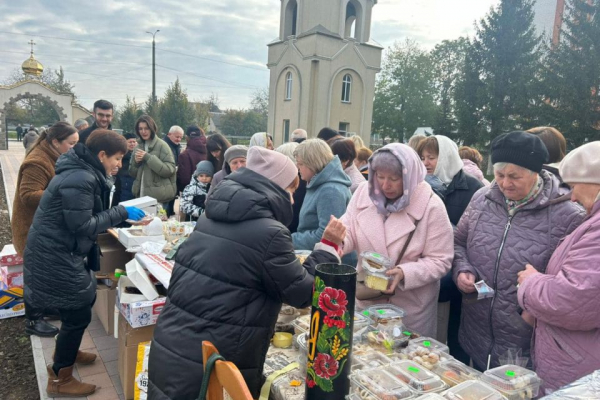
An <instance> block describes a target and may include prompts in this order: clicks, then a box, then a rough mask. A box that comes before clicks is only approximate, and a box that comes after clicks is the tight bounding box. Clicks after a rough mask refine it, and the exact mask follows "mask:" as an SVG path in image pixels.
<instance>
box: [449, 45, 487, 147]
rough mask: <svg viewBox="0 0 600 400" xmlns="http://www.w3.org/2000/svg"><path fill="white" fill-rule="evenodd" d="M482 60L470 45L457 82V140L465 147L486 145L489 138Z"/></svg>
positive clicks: (455, 95) (455, 101) (455, 100)
mask: <svg viewBox="0 0 600 400" xmlns="http://www.w3.org/2000/svg"><path fill="white" fill-rule="evenodd" d="M481 70H482V66H481V58H480V55H479V53H478V52H477V50H476V49H475V48H474V47H473V46H471V45H469V46H468V48H467V50H466V54H465V61H464V64H463V68H462V71H460V74H459V76H458V80H457V82H456V89H455V92H454V103H455V112H456V127H457V130H458V133H457V135H455V136H456V137H457V138H459V139H460V140H461V141H462V142H463V143H464V144H465V145H467V146H471V145H475V144H477V143H482V144H486V141H487V139H488V137H489V135H488V128H487V124H486V121H485V117H484V110H485V102H486V99H487V97H486V89H485V84H484V83H483V81H482V80H481Z"/></svg>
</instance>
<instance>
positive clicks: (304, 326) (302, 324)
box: [292, 314, 310, 335]
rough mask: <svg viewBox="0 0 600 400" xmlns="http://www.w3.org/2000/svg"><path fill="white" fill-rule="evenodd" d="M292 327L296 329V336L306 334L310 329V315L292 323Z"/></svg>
mask: <svg viewBox="0 0 600 400" xmlns="http://www.w3.org/2000/svg"><path fill="white" fill-rule="evenodd" d="M292 326H293V327H294V332H295V333H296V335H300V334H301V333H306V332H308V331H309V329H310V314H309V315H302V316H300V317H298V318H296V319H295V320H294V321H292Z"/></svg>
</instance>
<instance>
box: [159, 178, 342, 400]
mask: <svg viewBox="0 0 600 400" xmlns="http://www.w3.org/2000/svg"><path fill="white" fill-rule="evenodd" d="M211 196H212V197H211V199H210V201H209V202H207V203H206V213H205V214H203V215H202V216H201V217H200V219H199V221H198V224H197V225H196V229H195V231H194V232H193V233H192V234H191V235H190V237H189V238H188V240H187V241H186V242H185V243H184V244H183V245H181V247H180V249H179V252H178V253H177V256H176V259H175V261H176V263H175V268H174V269H173V276H172V277H171V281H170V284H169V293H168V299H167V303H166V305H165V308H164V309H163V311H162V313H161V314H160V318H159V319H158V323H157V325H156V330H155V332H154V340H153V342H152V348H151V350H150V357H149V361H148V373H149V390H148V399H149V400H167V399H173V400H196V399H197V398H198V392H199V391H200V384H201V382H202V370H203V368H202V341H203V340H209V341H211V342H212V343H213V344H214V345H215V346H216V348H217V349H219V352H220V353H221V354H222V355H223V356H224V357H225V358H226V359H227V360H229V361H232V362H233V363H234V364H235V365H236V366H237V367H238V368H239V369H240V371H241V373H242V375H243V377H244V379H245V380H246V383H247V384H248V388H249V389H250V392H251V393H252V395H253V397H254V398H258V394H259V391H260V387H261V384H262V370H263V365H264V362H265V358H266V354H267V350H268V348H269V341H270V339H271V337H272V334H273V332H274V330H275V323H276V321H277V316H278V313H279V311H280V309H281V304H282V303H286V304H290V305H292V306H294V307H306V306H307V305H309V304H310V302H311V296H312V287H313V283H314V278H313V275H314V271H315V270H314V268H315V267H316V265H317V264H319V263H330V262H335V263H338V262H339V257H338V256H337V254H335V251H334V250H333V248H332V247H327V248H328V249H330V251H331V252H330V251H327V250H325V249H319V246H323V245H322V244H319V245H317V247H316V249H315V251H313V253H312V254H311V255H310V256H309V257H308V258H307V260H306V262H305V263H304V265H302V264H300V262H299V261H298V259H297V258H296V256H295V255H294V248H293V246H292V238H291V236H290V232H289V230H288V229H287V228H286V227H285V226H286V225H287V224H289V223H290V221H291V220H292V204H291V202H290V196H289V194H287V192H285V191H284V190H283V189H281V188H280V187H279V186H277V185H275V184H274V183H273V182H271V181H270V180H268V179H266V178H265V177H263V176H262V175H259V174H257V173H255V172H254V171H251V170H249V169H247V168H241V169H239V170H238V171H236V173H235V174H231V175H229V177H227V178H225V179H224V180H223V181H222V182H221V183H220V184H219V186H218V187H217V188H216V189H215V191H214V192H213V194H212V195H211Z"/></svg>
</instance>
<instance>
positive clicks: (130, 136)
mask: <svg viewBox="0 0 600 400" xmlns="http://www.w3.org/2000/svg"><path fill="white" fill-rule="evenodd" d="M123 137H124V138H125V140H129V139H136V140H137V136H136V135H135V133H133V132H124V133H123Z"/></svg>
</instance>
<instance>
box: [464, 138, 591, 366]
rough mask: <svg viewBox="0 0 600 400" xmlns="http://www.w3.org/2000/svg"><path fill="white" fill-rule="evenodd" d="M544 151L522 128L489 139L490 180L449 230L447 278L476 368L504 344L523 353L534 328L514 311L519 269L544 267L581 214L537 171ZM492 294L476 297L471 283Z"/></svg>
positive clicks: (493, 361) (492, 359) (492, 361)
mask: <svg viewBox="0 0 600 400" xmlns="http://www.w3.org/2000/svg"><path fill="white" fill-rule="evenodd" d="M547 158H548V151H547V150H546V147H545V146H544V144H543V143H542V141H541V140H540V139H539V138H538V137H537V136H535V135H532V134H530V133H526V132H511V133H507V134H503V135H500V136H498V137H497V138H496V139H494V141H493V142H492V163H493V165H494V174H495V182H494V183H493V184H492V185H491V186H490V187H486V188H482V189H481V190H479V191H478V192H477V193H476V194H475V196H473V199H472V200H471V203H470V204H469V206H468V207H467V210H466V211H465V213H464V214H463V216H462V218H461V220H460V222H459V224H458V227H457V229H456V231H455V236H454V250H455V255H454V263H453V269H452V272H453V279H454V281H455V282H456V284H457V286H458V288H459V289H460V290H461V291H462V292H463V293H467V294H469V293H471V294H475V299H473V300H472V299H470V298H469V297H470V296H467V297H465V296H463V305H462V318H461V324H460V331H459V341H460V344H461V346H462V347H463V349H464V350H465V351H466V352H467V354H468V355H469V356H470V357H471V359H472V360H473V362H474V364H475V366H476V367H477V368H478V369H486V367H488V366H489V367H497V366H499V365H500V358H501V357H502V356H503V355H504V354H506V352H507V351H508V350H509V349H521V350H522V352H523V355H524V356H525V357H529V350H530V347H531V345H530V343H531V336H532V332H533V330H532V328H531V326H530V325H529V324H528V323H527V322H525V320H524V318H525V317H527V313H523V316H521V315H520V311H521V310H520V308H519V307H518V302H517V273H518V272H519V271H521V270H523V268H525V265H527V264H531V265H535V267H536V268H537V269H538V270H539V271H540V272H544V271H545V270H546V265H547V264H548V261H549V260H550V256H551V255H552V253H553V252H554V249H555V248H556V246H557V245H558V243H559V241H560V240H561V239H562V238H563V237H565V236H566V235H568V234H570V233H571V232H572V231H573V230H575V228H576V227H577V226H579V224H581V222H582V221H583V218H584V217H585V212H584V210H583V209H581V208H580V207H579V206H577V205H575V204H574V203H572V202H570V201H569V199H570V195H569V192H568V191H566V190H564V189H563V188H561V187H560V182H559V180H558V179H557V178H556V177H555V176H553V175H552V174H550V173H548V172H546V171H543V170H542V166H543V164H544V163H545V162H546V160H547ZM480 280H483V281H485V283H487V284H488V285H489V286H490V287H491V288H492V289H494V291H495V294H494V296H493V297H491V298H486V299H483V300H476V299H477V295H476V293H474V292H475V291H476V290H475V286H474V284H475V282H478V281H480Z"/></svg>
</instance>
